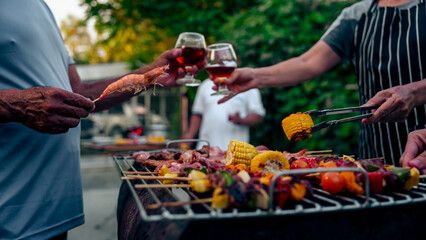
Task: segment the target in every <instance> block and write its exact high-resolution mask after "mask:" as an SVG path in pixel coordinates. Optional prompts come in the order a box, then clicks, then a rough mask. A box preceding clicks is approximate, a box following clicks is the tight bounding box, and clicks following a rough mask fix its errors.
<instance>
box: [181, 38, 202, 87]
mask: <svg viewBox="0 0 426 240" xmlns="http://www.w3.org/2000/svg"><path fill="white" fill-rule="evenodd" d="M175 48H182V56H180V57H178V58H177V61H178V62H179V63H180V64H182V65H183V67H184V68H185V72H186V75H185V77H183V78H180V79H178V80H176V82H177V83H184V84H185V85H187V86H191V87H194V86H198V85H200V83H201V81H200V80H198V79H195V78H194V76H193V74H192V66H193V65H197V66H201V64H202V63H203V61H204V59H205V58H206V42H205V40H204V36H203V35H202V34H200V33H195V32H183V33H181V34H179V38H178V40H177V42H176V45H175Z"/></svg>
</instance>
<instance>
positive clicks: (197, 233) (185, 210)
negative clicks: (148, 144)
mask: <svg viewBox="0 0 426 240" xmlns="http://www.w3.org/2000/svg"><path fill="white" fill-rule="evenodd" d="M114 159H115V161H116V163H117V166H118V167H119V168H120V170H121V171H122V172H123V171H126V170H128V169H130V170H133V171H149V170H150V169H147V168H141V167H138V166H136V165H135V164H134V161H133V160H132V159H131V158H129V157H114ZM123 175H124V173H123ZM133 181H135V180H133ZM137 181H138V184H140V183H142V184H152V183H157V184H160V182H158V181H156V180H155V181H143V180H137ZM134 183H135V182H131V181H129V180H125V181H123V183H122V185H121V189H120V194H119V200H118V206H117V221H118V227H119V229H118V235H119V236H118V237H119V239H216V240H217V239H330V238H331V239H414V238H419V237H420V236H421V235H420V234H423V232H424V231H423V227H424V226H426V184H424V183H420V184H419V186H417V187H415V188H414V189H413V190H411V191H405V192H395V193H389V194H373V195H372V196H370V197H369V198H367V199H366V197H365V196H354V195H331V194H328V193H327V192H325V191H323V190H321V189H316V188H314V195H313V196H312V197H308V198H305V199H303V200H302V201H301V202H298V203H295V204H292V205H291V206H288V207H286V208H285V209H279V208H277V209H272V210H269V211H265V210H260V209H256V210H251V211H239V210H237V209H233V210H230V211H223V212H222V211H216V210H213V209H211V208H210V207H209V205H208V204H197V205H191V206H188V205H186V206H182V207H173V208H159V209H156V210H146V209H145V208H144V206H146V205H147V204H152V203H159V202H170V201H180V200H182V199H181V198H182V196H180V195H179V194H178V193H176V192H174V191H172V190H170V189H152V190H151V189H135V188H134V187H133V184H134ZM185 194H186V195H187V197H189V198H191V199H197V198H198V197H200V198H203V196H195V195H194V194H193V193H192V192H191V191H189V190H188V191H186V192H185ZM365 201H368V202H369V204H368V205H365V204H364V203H365ZM420 239H422V237H420Z"/></svg>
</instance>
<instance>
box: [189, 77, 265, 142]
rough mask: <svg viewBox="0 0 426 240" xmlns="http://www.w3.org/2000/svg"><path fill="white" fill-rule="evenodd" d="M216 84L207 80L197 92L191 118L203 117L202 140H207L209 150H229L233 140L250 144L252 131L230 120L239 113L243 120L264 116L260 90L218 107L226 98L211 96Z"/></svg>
mask: <svg viewBox="0 0 426 240" xmlns="http://www.w3.org/2000/svg"><path fill="white" fill-rule="evenodd" d="M213 85H214V83H213V81H211V80H209V79H206V80H204V81H203V82H202V84H201V85H200V86H199V88H198V90H197V94H196V96H195V100H194V104H193V105H192V114H199V115H201V116H202V120H201V127H200V132H199V139H205V140H208V141H209V143H210V146H218V147H220V149H222V150H226V149H227V148H228V144H229V142H230V141H231V140H238V141H243V142H249V137H250V134H249V127H248V126H241V125H237V124H234V123H232V122H230V121H229V120H228V116H229V115H230V114H235V113H237V112H239V114H240V117H241V118H244V117H246V116H247V115H249V114H252V113H256V114H259V115H261V116H265V108H264V107H263V105H262V99H261V96H260V92H259V90H258V89H251V90H249V91H246V92H243V93H240V94H238V95H236V96H234V97H233V98H231V99H230V100H228V101H227V102H225V103H222V104H218V103H217V102H218V101H219V99H221V98H223V95H219V96H210V94H212V93H213V92H214V90H212V87H213ZM204 144H205V142H199V143H198V144H197V149H198V148H201V147H202V145H204Z"/></svg>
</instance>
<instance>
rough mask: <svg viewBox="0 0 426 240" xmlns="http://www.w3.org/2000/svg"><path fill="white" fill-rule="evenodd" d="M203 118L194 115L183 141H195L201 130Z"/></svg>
mask: <svg viewBox="0 0 426 240" xmlns="http://www.w3.org/2000/svg"><path fill="white" fill-rule="evenodd" d="M201 120H202V116H201V115H199V114H192V115H191V119H190V121H189V129H188V132H186V133H185V135H184V136H182V139H193V138H194V137H195V136H196V135H197V133H198V131H199V130H200V126H201Z"/></svg>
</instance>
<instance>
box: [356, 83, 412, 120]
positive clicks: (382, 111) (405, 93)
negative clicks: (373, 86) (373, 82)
mask: <svg viewBox="0 0 426 240" xmlns="http://www.w3.org/2000/svg"><path fill="white" fill-rule="evenodd" d="M412 87H413V86H412V84H409V85H402V86H397V87H393V88H389V89H386V90H383V91H380V92H378V93H377V94H376V95H375V96H374V97H373V98H371V99H370V100H369V101H368V102H367V103H365V104H364V105H363V106H380V107H379V108H378V109H377V110H375V111H374V114H373V115H372V116H371V117H369V118H367V119H363V120H362V123H364V124H367V123H376V122H401V121H404V120H405V119H407V117H408V115H409V114H410V112H411V110H413V108H414V107H415V106H416V97H415V95H414V94H413V89H412Z"/></svg>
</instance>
